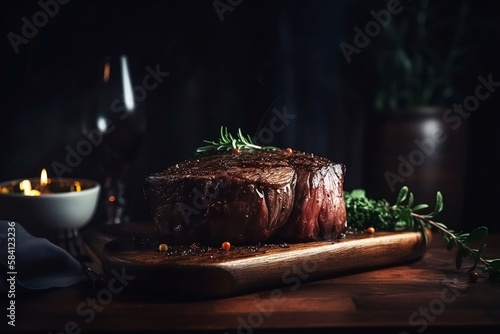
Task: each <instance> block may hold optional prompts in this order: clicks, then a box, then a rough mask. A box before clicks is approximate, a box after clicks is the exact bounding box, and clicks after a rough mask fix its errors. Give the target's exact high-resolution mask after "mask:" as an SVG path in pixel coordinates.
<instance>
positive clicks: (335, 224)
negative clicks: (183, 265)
mask: <svg viewBox="0 0 500 334" xmlns="http://www.w3.org/2000/svg"><path fill="white" fill-rule="evenodd" d="M344 173H345V166H344V165H342V164H337V163H333V162H331V161H330V160H328V159H326V158H322V157H317V156H313V155H312V154H306V153H303V152H293V153H287V152H285V151H283V150H278V151H252V152H245V151H242V152H240V153H230V152H226V153H219V154H215V155H205V156H201V157H198V158H195V159H192V160H187V161H183V162H181V163H178V164H176V165H175V166H171V167H169V168H167V169H166V170H165V171H163V172H160V173H155V174H152V175H150V176H148V177H147V178H146V180H145V184H144V195H145V197H146V200H147V201H148V203H149V205H150V207H151V211H152V216H153V221H154V223H155V225H156V227H157V229H158V231H159V233H160V236H161V239H162V241H165V242H170V243H176V244H189V243H194V242H198V243H201V244H206V245H220V243H221V242H223V241H229V242H231V243H232V244H234V245H244V244H252V243H258V242H270V241H273V240H275V241H281V242H304V241H313V240H326V239H332V238H336V237H339V236H340V235H341V234H342V233H343V232H344V231H345V228H346V211H345V206H344V195H343V182H344Z"/></svg>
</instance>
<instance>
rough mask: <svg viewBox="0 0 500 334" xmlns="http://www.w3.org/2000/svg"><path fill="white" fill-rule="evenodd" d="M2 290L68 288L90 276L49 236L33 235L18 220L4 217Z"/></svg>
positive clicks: (0, 238) (0, 224) (0, 235)
mask: <svg viewBox="0 0 500 334" xmlns="http://www.w3.org/2000/svg"><path fill="white" fill-rule="evenodd" d="M0 264H1V266H2V276H4V275H5V276H6V278H2V279H1V280H0V292H1V293H2V294H3V293H6V292H7V291H11V290H12V288H11V283H10V282H11V281H12V280H13V278H15V279H16V286H17V287H18V288H21V289H19V290H22V289H24V290H41V289H49V288H55V287H67V286H70V285H73V284H76V283H78V282H81V281H83V280H86V279H87V275H86V274H85V271H84V269H83V268H82V266H81V264H80V262H78V261H77V260H76V259H75V258H74V257H73V256H72V255H71V254H69V253H68V252H67V251H66V250H64V249H63V248H61V247H59V246H57V245H55V244H53V243H52V242H50V241H49V240H47V239H45V238H38V237H35V236H33V235H31V234H30V233H29V232H28V231H26V229H24V227H22V226H21V225H20V224H19V223H17V222H12V221H5V220H0Z"/></svg>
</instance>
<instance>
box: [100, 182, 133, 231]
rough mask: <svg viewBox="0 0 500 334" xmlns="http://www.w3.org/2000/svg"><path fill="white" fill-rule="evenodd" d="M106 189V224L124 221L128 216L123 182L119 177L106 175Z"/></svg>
mask: <svg viewBox="0 0 500 334" xmlns="http://www.w3.org/2000/svg"><path fill="white" fill-rule="evenodd" d="M106 191H107V193H106V198H105V207H106V214H107V220H106V224H122V223H126V222H127V221H128V217H127V215H126V207H127V200H126V198H125V183H124V182H123V181H122V180H121V179H120V178H116V179H115V178H112V177H108V178H107V179H106Z"/></svg>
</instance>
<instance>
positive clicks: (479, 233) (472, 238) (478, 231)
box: [464, 226, 488, 245]
mask: <svg viewBox="0 0 500 334" xmlns="http://www.w3.org/2000/svg"><path fill="white" fill-rule="evenodd" d="M487 235H488V228H487V227H484V226H480V227H476V228H475V229H473V230H472V231H471V232H470V233H469V235H468V236H467V238H465V240H464V243H465V244H467V245H470V244H473V243H475V242H479V241H481V240H483V239H484V238H486V236H487Z"/></svg>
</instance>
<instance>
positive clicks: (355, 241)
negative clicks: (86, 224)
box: [85, 225, 432, 298]
mask: <svg viewBox="0 0 500 334" xmlns="http://www.w3.org/2000/svg"><path fill="white" fill-rule="evenodd" d="M114 229H115V230H116V231H110V230H111V227H107V231H99V230H96V231H92V232H89V233H87V234H86V236H85V241H86V244H87V247H88V250H89V252H91V253H92V254H93V257H94V258H95V259H96V261H97V262H99V263H100V264H101V265H102V270H103V272H104V273H106V274H108V275H110V273H111V272H112V271H113V270H114V271H118V272H120V271H122V270H125V271H126V272H127V273H128V274H129V275H132V276H134V280H133V282H131V284H130V285H131V286H130V287H129V289H130V290H136V291H137V292H141V293H152V292H154V293H161V294H165V295H169V296H178V297H193V298H205V297H226V296H231V295H236V294H241V293H246V292H250V291H257V290H258V289H266V288H273V287H275V288H277V287H283V286H290V287H292V288H293V287H296V286H299V285H300V284H301V283H302V282H305V281H312V280H317V279H322V278H325V277H332V276H339V275H342V274H346V273H353V272H356V271H366V270H371V269H374V268H380V267H387V266H391V265H396V264H401V263H405V262H408V261H413V260H415V259H418V258H419V257H421V256H422V255H423V253H424V252H425V251H426V249H427V247H428V245H426V244H425V242H424V238H423V236H422V234H421V233H419V232H403V233H389V232H378V233H375V234H373V235H367V234H364V233H357V234H348V235H347V236H346V237H345V238H343V239H340V240H336V241H321V242H309V243H297V244H286V245H283V244H282V245H267V244H263V245H256V246H249V247H235V248H231V249H230V250H229V251H227V252H226V251H223V250H221V249H220V248H203V249H201V250H200V249H197V250H196V251H192V248H190V247H186V248H180V249H178V250H175V251H174V250H173V249H172V248H171V249H170V250H169V252H170V253H169V252H160V251H159V250H158V242H156V241H155V239H154V237H152V235H151V234H150V233H148V232H147V228H146V229H143V230H142V231H141V232H140V234H137V227H132V226H125V225H115V226H114ZM126 229H130V234H129V235H128V236H127V235H126V233H125V231H124V230H126ZM120 230H121V231H120ZM110 232H111V233H110ZM113 232H114V234H113ZM428 237H429V240H432V235H431V234H430V233H429V234H428Z"/></svg>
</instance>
